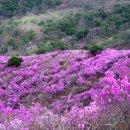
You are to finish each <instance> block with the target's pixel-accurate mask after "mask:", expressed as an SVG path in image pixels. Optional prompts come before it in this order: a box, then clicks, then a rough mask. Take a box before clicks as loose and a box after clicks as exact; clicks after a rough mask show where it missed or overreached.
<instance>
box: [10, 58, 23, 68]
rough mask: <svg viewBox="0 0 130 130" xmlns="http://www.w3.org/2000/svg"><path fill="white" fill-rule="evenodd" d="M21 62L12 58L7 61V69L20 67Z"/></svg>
mask: <svg viewBox="0 0 130 130" xmlns="http://www.w3.org/2000/svg"><path fill="white" fill-rule="evenodd" d="M21 62H23V59H22V58H18V57H12V58H10V59H9V60H8V67H11V66H15V67H19V66H20V65H21Z"/></svg>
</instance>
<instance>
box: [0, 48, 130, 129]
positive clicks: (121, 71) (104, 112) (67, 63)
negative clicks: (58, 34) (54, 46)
mask: <svg viewBox="0 0 130 130" xmlns="http://www.w3.org/2000/svg"><path fill="white" fill-rule="evenodd" d="M9 58H10V57H8V56H1V57H0V130H4V129H5V130H17V129H19V130H34V129H37V130H87V129H93V130H102V129H103V130H105V129H106V130H107V129H108V130H109V129H110V127H111V128H117V129H119V130H122V129H121V127H122V126H124V125H125V127H126V128H125V127H123V130H125V129H127V128H128V129H129V125H130V51H129V50H120V51H118V50H113V49H107V50H105V51H103V52H102V53H101V54H98V55H96V56H95V57H93V56H92V55H91V54H90V52H89V51H84V50H70V51H56V52H51V53H48V54H43V55H33V56H22V57H21V58H22V59H23V62H22V63H21V66H20V67H18V68H16V67H8V66H7V62H8V59H9Z"/></svg>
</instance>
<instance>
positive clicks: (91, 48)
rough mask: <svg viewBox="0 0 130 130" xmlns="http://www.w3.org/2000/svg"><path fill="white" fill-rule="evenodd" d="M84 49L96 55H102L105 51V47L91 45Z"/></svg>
mask: <svg viewBox="0 0 130 130" xmlns="http://www.w3.org/2000/svg"><path fill="white" fill-rule="evenodd" d="M84 49H86V50H89V51H90V52H91V54H93V55H96V54H97V53H100V52H101V51H102V50H103V46H102V45H91V46H85V47H84Z"/></svg>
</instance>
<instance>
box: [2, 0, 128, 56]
mask: <svg viewBox="0 0 130 130" xmlns="http://www.w3.org/2000/svg"><path fill="white" fill-rule="evenodd" d="M83 1H84V0H83ZM8 2H9V1H8V0H6V1H4V3H1V4H3V5H4V6H5V7H3V5H1V6H0V8H3V9H8V8H7V7H6V6H7V5H8V6H13V4H11V5H10V4H7V3H8ZM11 2H12V1H11ZM19 2H20V1H19ZM19 2H18V5H19V6H20V5H21V4H19ZM21 2H23V1H22V0H21ZM41 2H42V4H43V5H46V9H45V10H46V13H44V14H41V15H38V16H36V15H28V16H25V17H22V18H17V17H15V18H14V17H12V18H10V19H8V20H2V21H1V23H0V43H1V44H0V54H7V55H10V54H11V55H12V53H14V51H15V53H18V54H21V55H28V54H31V53H35V52H36V53H37V54H39V53H40V54H41V53H46V52H50V51H55V50H64V49H79V47H80V49H84V48H85V47H86V46H93V45H95V44H96V45H102V46H103V48H104V49H105V48H116V49H126V48H129V45H130V42H129V30H130V16H129V14H130V4H129V3H127V2H118V3H117V2H115V3H113V5H112V6H110V7H109V8H110V9H109V11H108V10H107V9H106V4H108V3H107V2H104V3H102V4H101V6H99V4H98V3H97V4H96V5H94V4H92V5H91V4H90V5H89V7H86V6H85V3H82V2H80V4H82V7H83V8H82V9H81V8H80V6H79V7H78V8H77V7H76V8H75V6H77V5H76V4H72V3H73V2H72V1H69V2H68V3H66V2H65V1H62V0H50V1H46V0H42V1H40V0H39V1H35V0H33V1H31V2H30V1H28V2H27V3H26V2H25V3H26V4H25V3H24V4H25V5H26V6H25V5H23V7H24V8H26V9H25V12H26V11H28V12H32V11H33V10H34V9H35V10H38V9H37V5H39V8H40V6H43V5H42V4H41ZM14 3H15V7H18V6H16V5H17V2H16V1H15V2H14ZM29 3H31V4H30V5H28V4H29ZM61 3H62V4H61ZM69 3H70V5H71V4H72V5H71V6H70V8H71V9H68V8H67V7H65V5H66V4H69ZM90 3H91V2H90ZM48 4H49V5H48ZM60 4H61V5H60ZM47 5H48V6H47ZM57 5H58V7H57ZM60 6H61V7H62V6H64V8H65V9H64V10H60V9H58V8H61V7H60ZM68 6H69V5H68ZM95 6H96V7H95ZM43 7H44V6H43ZM55 7H56V8H57V9H56V10H54V8H55ZM10 8H11V9H12V10H16V9H15V8H13V7H10ZM21 8H22V6H21V7H20V8H19V11H20V9H21ZM93 8H97V10H94V9H93ZM3 9H2V10H3ZM11 9H9V10H10V11H11ZM48 9H53V10H52V11H50V10H48ZM57 10H58V11H57ZM14 12H15V13H14V14H12V16H13V15H15V16H17V15H19V12H17V11H14ZM34 12H36V11H34ZM70 12H71V13H70ZM6 13H8V11H6ZM9 14H10V13H9ZM10 16H11V15H10ZM5 21H6V22H5Z"/></svg>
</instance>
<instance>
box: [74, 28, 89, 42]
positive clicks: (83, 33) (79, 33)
mask: <svg viewBox="0 0 130 130" xmlns="http://www.w3.org/2000/svg"><path fill="white" fill-rule="evenodd" d="M88 33H89V30H87V29H84V30H81V31H79V32H77V33H76V34H75V35H76V37H77V39H78V40H80V39H82V38H84V37H85V36H86V35H87V34H88Z"/></svg>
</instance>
